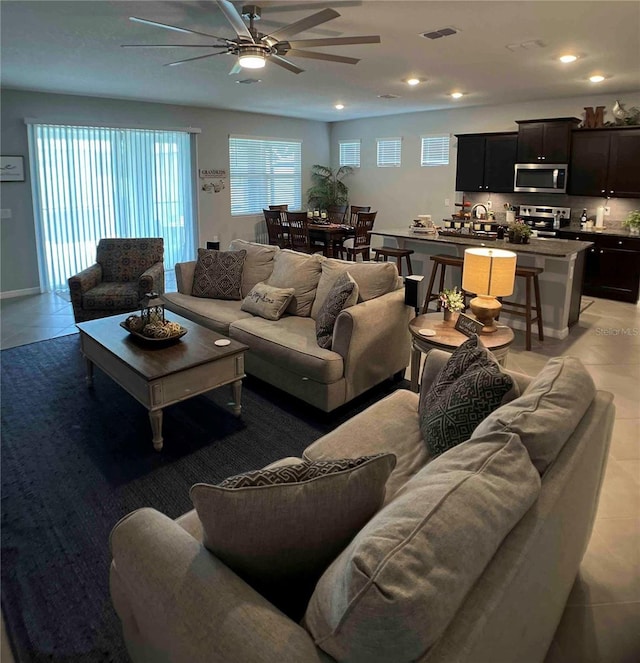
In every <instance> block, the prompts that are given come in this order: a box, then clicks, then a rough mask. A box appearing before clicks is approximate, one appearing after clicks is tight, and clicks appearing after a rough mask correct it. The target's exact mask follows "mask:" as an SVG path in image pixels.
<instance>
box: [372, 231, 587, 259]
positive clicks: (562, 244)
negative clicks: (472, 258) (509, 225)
mask: <svg viewBox="0 0 640 663" xmlns="http://www.w3.org/2000/svg"><path fill="white" fill-rule="evenodd" d="M570 230H571V229H570ZM371 234H372V235H379V236H381V237H395V238H397V239H405V240H411V241H412V242H431V243H439V244H454V245H458V246H485V247H487V248H495V249H506V250H508V251H513V252H515V253H523V254H524V253H529V254H533V255H540V256H550V257H554V258H566V257H568V256H571V255H574V254H576V253H579V252H580V251H585V250H586V249H588V248H589V247H590V246H593V242H582V241H577V240H572V239H555V238H548V239H547V238H540V237H537V238H536V237H531V238H530V240H529V244H511V243H510V242H508V241H507V240H506V239H497V240H494V241H491V240H489V241H487V240H483V239H475V238H472V237H463V236H461V237H451V236H443V237H440V236H437V235H430V234H425V233H414V232H411V231H410V230H405V229H402V228H396V229H392V230H372V231H371ZM595 234H596V233H594V235H595Z"/></svg>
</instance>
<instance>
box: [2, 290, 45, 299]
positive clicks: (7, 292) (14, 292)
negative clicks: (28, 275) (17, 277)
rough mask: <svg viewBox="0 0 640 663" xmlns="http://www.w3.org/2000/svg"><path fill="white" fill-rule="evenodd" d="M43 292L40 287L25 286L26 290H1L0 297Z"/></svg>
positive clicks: (5, 297)
mask: <svg viewBox="0 0 640 663" xmlns="http://www.w3.org/2000/svg"><path fill="white" fill-rule="evenodd" d="M39 294H41V292H40V288H25V289H24V290H5V291H4V292H0V299H11V298H12V297H26V296H27V295H39Z"/></svg>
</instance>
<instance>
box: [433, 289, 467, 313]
mask: <svg viewBox="0 0 640 663" xmlns="http://www.w3.org/2000/svg"><path fill="white" fill-rule="evenodd" d="M439 301H440V307H441V308H442V310H443V311H444V319H445V320H450V319H451V314H452V313H457V312H459V311H462V309H463V308H464V295H463V294H462V292H461V291H460V290H458V286H455V287H454V288H453V289H451V290H447V289H446V290H443V291H442V292H441V293H440V295H439Z"/></svg>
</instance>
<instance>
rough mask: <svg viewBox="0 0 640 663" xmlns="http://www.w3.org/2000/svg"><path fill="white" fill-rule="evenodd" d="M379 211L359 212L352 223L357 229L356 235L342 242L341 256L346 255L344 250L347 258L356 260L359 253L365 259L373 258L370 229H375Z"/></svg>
mask: <svg viewBox="0 0 640 663" xmlns="http://www.w3.org/2000/svg"><path fill="white" fill-rule="evenodd" d="M376 214H378V212H357V213H356V215H355V221H353V222H352V225H353V227H354V229H355V235H354V236H353V237H350V238H349V239H345V241H344V242H343V243H342V247H341V250H340V257H341V258H342V257H343V256H344V251H346V254H347V260H353V262H355V261H356V258H357V256H358V254H359V253H361V254H362V259H363V260H370V259H371V237H370V235H369V231H370V230H373V223H374V221H375V220H376Z"/></svg>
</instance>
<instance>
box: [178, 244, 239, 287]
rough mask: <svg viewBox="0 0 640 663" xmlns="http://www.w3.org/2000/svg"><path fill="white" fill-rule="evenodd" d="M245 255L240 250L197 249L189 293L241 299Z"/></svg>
mask: <svg viewBox="0 0 640 663" xmlns="http://www.w3.org/2000/svg"><path fill="white" fill-rule="evenodd" d="M246 255H247V252H246V251H245V250H242V251H215V250H213V249H198V261H197V262H196V267H195V270H194V273H193V286H192V288H191V294H192V295H193V296H194V297H207V298H209V299H242V297H241V295H240V288H241V287H242V268H243V266H244V260H245V257H246Z"/></svg>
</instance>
